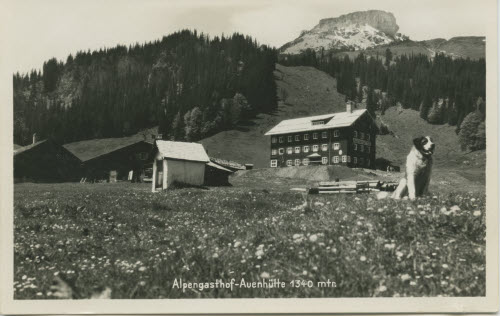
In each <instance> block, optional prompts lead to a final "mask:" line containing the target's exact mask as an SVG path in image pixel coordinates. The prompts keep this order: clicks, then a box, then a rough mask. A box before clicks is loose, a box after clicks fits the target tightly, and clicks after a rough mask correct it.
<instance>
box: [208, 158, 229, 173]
mask: <svg viewBox="0 0 500 316" xmlns="http://www.w3.org/2000/svg"><path fill="white" fill-rule="evenodd" d="M207 166H210V167H212V168H216V169H218V170H222V171H225V172H227V173H233V171H232V170H229V169H226V168H224V167H222V166H221V165H218V164H216V163H213V162H211V161H209V162H207Z"/></svg>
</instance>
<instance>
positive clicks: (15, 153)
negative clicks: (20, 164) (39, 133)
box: [14, 139, 47, 156]
mask: <svg viewBox="0 0 500 316" xmlns="http://www.w3.org/2000/svg"><path fill="white" fill-rule="evenodd" d="M46 141H47V140H46V139H44V140H41V141H38V142H36V143H33V144H31V145H28V146H24V147H20V148H18V149H16V150H14V156H16V155H18V154H20V153H23V152H25V151H28V150H30V149H32V148H35V147H36V146H38V145H40V144H43V143H45V142H46Z"/></svg>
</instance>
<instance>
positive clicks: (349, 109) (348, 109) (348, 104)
mask: <svg viewBox="0 0 500 316" xmlns="http://www.w3.org/2000/svg"><path fill="white" fill-rule="evenodd" d="M345 111H346V112H347V113H352V102H351V101H347V102H346V103H345Z"/></svg>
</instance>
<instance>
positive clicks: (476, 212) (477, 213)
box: [472, 211, 481, 216]
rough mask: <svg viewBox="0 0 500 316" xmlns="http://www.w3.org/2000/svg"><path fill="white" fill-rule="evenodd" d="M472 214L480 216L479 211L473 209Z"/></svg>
mask: <svg viewBox="0 0 500 316" xmlns="http://www.w3.org/2000/svg"><path fill="white" fill-rule="evenodd" d="M472 215H474V216H480V215H481V211H474V212H473V213H472Z"/></svg>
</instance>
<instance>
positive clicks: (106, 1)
mask: <svg viewBox="0 0 500 316" xmlns="http://www.w3.org/2000/svg"><path fill="white" fill-rule="evenodd" d="M482 2H483V1H465V0H454V1H448V0H418V1H414V0H377V1H373V0H307V1H306V0H300V1H299V0H252V1H250V0H182V1H181V0H142V1H139V0H85V1H82V0H44V1H40V0H21V1H15V2H14V1H12V2H6V3H3V4H2V6H3V8H1V7H0V9H1V10H2V12H3V13H2V14H3V17H4V18H5V19H4V21H8V22H6V23H3V24H0V26H1V27H6V28H7V31H8V33H9V34H10V36H9V38H8V41H7V43H8V45H9V48H8V49H9V50H12V51H13V52H15V58H14V60H13V63H14V65H12V66H13V69H17V70H18V71H19V72H27V71H29V70H31V69H33V68H36V69H40V68H41V67H42V65H43V62H44V61H46V60H48V59H50V58H52V57H56V58H57V59H59V60H65V59H66V57H67V56H68V55H69V54H75V53H76V52H77V51H79V50H88V49H90V50H94V49H99V48H103V47H113V46H116V45H117V44H125V45H128V44H134V43H137V42H138V43H144V42H147V41H152V40H155V39H159V38H161V37H162V36H164V35H168V34H170V33H172V32H175V31H177V30H179V29H183V28H188V29H197V30H198V31H199V32H203V33H207V34H210V35H211V36H215V35H220V34H222V33H224V34H232V33H233V32H240V33H244V34H247V35H251V36H252V37H254V38H256V39H257V41H258V42H259V43H261V44H268V45H271V46H275V47H280V46H281V45H283V44H285V43H286V42H289V41H291V40H293V39H295V38H297V37H298V35H299V34H300V32H301V31H302V30H306V29H307V30H308V29H311V28H313V27H314V26H315V25H316V24H317V23H318V22H319V20H320V19H323V18H329V17H336V16H339V15H341V14H346V13H350V12H354V11H364V10H370V9H377V10H384V11H389V12H392V13H393V14H394V16H395V17H396V21H397V24H398V25H399V32H401V33H403V34H405V35H408V36H410V38H411V39H413V40H424V39H431V38H438V37H439V38H447V39H448V38H451V37H453V36H484V35H485V33H486V25H487V24H488V23H496V21H485V18H484V11H485V7H482V5H481V3H482ZM484 2H486V1H484Z"/></svg>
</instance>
